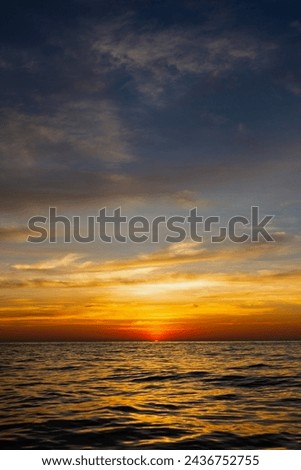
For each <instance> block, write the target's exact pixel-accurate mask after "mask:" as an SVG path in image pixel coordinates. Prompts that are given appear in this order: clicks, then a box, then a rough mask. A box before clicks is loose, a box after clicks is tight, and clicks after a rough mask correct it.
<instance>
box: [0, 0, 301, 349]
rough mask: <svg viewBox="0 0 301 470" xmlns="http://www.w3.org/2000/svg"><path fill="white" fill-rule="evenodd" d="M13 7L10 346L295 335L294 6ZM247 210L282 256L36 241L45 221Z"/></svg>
mask: <svg viewBox="0 0 301 470" xmlns="http://www.w3.org/2000/svg"><path fill="white" fill-rule="evenodd" d="M1 9H2V13H1V17H0V23H1V24H0V40H1V48H0V72H1V73H0V89H1V100H0V122H1V126H0V155H1V159H0V165H1V168H0V169H1V171H0V181H1V184H0V205H1V221H0V241H1V245H0V250H1V266H0V267H1V274H0V284H1V294H0V341H48V340H49V341H69V340H70V341H73V340H76V341H90V340H110V341H111V340H150V341H153V340H200V341H201V340H213V341H218V340H290V339H301V297H300V279H301V271H300V258H301V257H300V254H301V250H300V239H301V235H300V225H301V224H300V186H301V181H300V167H301V160H300V151H301V133H300V117H301V69H300V63H301V6H300V5H298V2H295V1H287V0H286V1H282V0H280V1H274V0H261V1H253V0H250V1H232V0H229V1H228V0H227V1H220V0H219V1H217V0H216V1H215V0H210V1H206V0H205V1H201V0H199V1H195V0H185V1H184V0H183V1H175V0H173V1H169V0H167V1H164V0H160V1H155V0H153V1H149V0H145V1H143V2H141V1H126V2H125V1H118V0H112V1H111V2H107V1H102V0H72V1H71V0H69V1H68V0H60V1H58V0H53V1H51V2H40V1H36V0H35V1H34V0H32V1H20V0H19V1H17V0H12V1H11V2H6V4H5V5H3V6H2V8H1ZM252 206H258V207H259V210H260V214H261V217H264V215H267V214H270V215H273V216H274V217H273V219H272V221H271V222H270V223H269V226H268V228H269V233H271V235H272V237H273V239H274V242H266V240H264V239H263V237H261V238H260V239H259V240H258V241H255V242H254V241H251V240H250V239H249V240H247V241H246V242H244V243H233V241H231V240H229V239H226V240H225V241H224V242H223V243H212V241H211V240H210V237H209V236H208V234H205V235H206V236H204V237H203V240H202V242H198V241H195V240H193V239H192V238H191V235H190V234H189V233H188V234H187V237H186V238H185V240H182V241H181V242H177V243H168V242H167V241H166V240H165V238H164V234H165V232H164V229H162V233H160V237H159V240H158V242H155V243H154V242H151V241H146V242H144V243H134V242H132V241H130V240H127V242H126V243H119V242H118V241H116V240H113V241H112V243H105V242H103V241H101V240H100V239H96V240H95V241H94V242H91V243H78V242H76V241H75V240H72V241H71V243H64V237H63V235H64V233H63V230H62V227H60V230H59V233H58V237H57V240H56V241H55V243H50V242H49V240H48V239H47V240H46V241H44V242H43V243H30V242H28V241H27V238H28V235H30V234H32V232H31V231H30V230H29V229H28V227H27V224H28V220H29V219H30V218H32V217H34V216H43V217H48V214H49V208H50V207H55V208H56V209H57V213H58V214H59V215H64V216H66V217H72V216H79V217H80V221H81V224H82V228H83V233H84V232H85V229H86V228H87V217H88V216H97V214H98V212H99V210H100V209H102V208H106V210H107V212H108V213H109V214H111V213H112V211H113V210H114V209H115V208H118V207H120V208H121V210H122V213H123V214H124V215H126V216H128V217H134V216H138V215H140V216H144V217H145V218H147V219H148V220H149V221H152V220H153V219H154V218H155V217H157V216H166V217H171V216H186V215H187V214H188V213H189V210H190V209H192V208H197V211H198V214H200V215H202V216H203V217H204V218H205V217H209V216H219V217H220V218H221V220H222V223H223V224H226V223H227V221H228V220H229V219H230V218H231V217H233V216H235V215H240V216H244V217H249V216H250V211H251V207H252ZM251 228H252V227H251V226H249V227H247V228H246V230H247V231H248V230H249V231H250V230H251ZM242 229H243V227H242V226H241V225H240V226H239V227H237V230H238V233H241V230H242Z"/></svg>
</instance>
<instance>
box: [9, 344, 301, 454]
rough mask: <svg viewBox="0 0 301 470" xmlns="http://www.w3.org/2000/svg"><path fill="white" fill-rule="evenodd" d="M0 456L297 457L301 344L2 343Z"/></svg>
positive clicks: (299, 446)
mask: <svg viewBox="0 0 301 470" xmlns="http://www.w3.org/2000/svg"><path fill="white" fill-rule="evenodd" d="M0 383H1V385H0V387H1V391H0V394H1V399H0V448H1V449H187V450H189V449H226V450H227V449H301V343H300V342H153V343H151V342H122V343H121V342H98V343H97V342H95V343H10V344H8V343H2V344H0Z"/></svg>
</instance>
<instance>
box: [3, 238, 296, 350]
mask: <svg viewBox="0 0 301 470" xmlns="http://www.w3.org/2000/svg"><path fill="white" fill-rule="evenodd" d="M235 250H236V251H233V253H229V252H227V250H224V251H223V250H220V252H219V254H218V257H217V258H216V255H214V256H215V258H214V261H216V260H217V262H218V265H217V266H218V268H219V269H218V270H217V269H216V271H215V272H213V270H212V266H213V264H212V262H210V261H206V262H202V263H201V262H200V260H199V258H198V256H202V254H203V252H204V250H203V249H202V250H200V251H199V252H198V251H197V248H195V246H194V245H193V247H191V246H189V247H188V249H187V253H186V264H185V263H184V258H185V245H184V248H183V247H182V249H181V251H180V250H179V248H178V247H177V249H174V248H173V247H172V248H170V247H168V248H167V249H166V250H165V252H164V250H160V251H159V252H158V253H157V252H154V253H151V254H149V255H143V256H140V257H136V258H134V259H130V260H126V261H124V260H123V261H118V260H111V261H109V262H105V263H102V264H96V263H93V262H91V261H90V262H85V261H81V259H80V258H79V257H77V256H74V255H72V256H70V255H67V256H66V257H65V258H64V259H62V260H60V261H56V260H50V261H51V262H50V261H49V260H46V261H45V262H39V263H33V264H31V265H29V264H24V265H21V264H19V265H17V266H16V267H15V268H14V273H13V274H14V278H13V279H12V280H11V281H9V280H6V281H5V282H6V289H5V297H4V298H3V299H4V300H2V301H1V302H0V315H1V317H0V341H34V340H36V341H68V340H70V341H92V340H93V341H98V340H99V341H115V340H119V341H128V340H133V341H173V340H179V341H180V340H181V341H185V340H213V341H215V340H248V339H249V340H256V339H259V340H260V339H264V340H268V339H271V340H272V339H275V340H282V339H287V340H289V339H300V338H301V322H300V312H301V299H300V289H299V286H300V279H301V274H300V273H299V272H297V271H290V270H289V268H288V269H287V271H284V272H283V273H278V272H275V271H273V270H272V269H270V270H269V271H267V270H265V271H255V270H253V271H252V269H251V268H250V269H249V272H240V271H239V270H238V269H237V270H236V271H233V272H232V271H228V272H227V271H226V270H225V268H226V267H227V263H225V262H224V260H225V258H229V257H230V255H231V256H232V257H233V258H234V261H235V262H236V264H237V268H239V267H240V264H241V262H242V261H244V260H245V259H247V260H248V257H249V256H250V251H249V250H245V248H244V247H243V248H242V250H245V251H241V252H238V251H237V249H235ZM259 250H262V248H261V247H259ZM179 251H180V255H178V253H179ZM260 253H261V252H260ZM192 254H193V256H192ZM178 256H180V259H178ZM251 256H254V253H253V252H251ZM235 257H236V258H237V260H236V259H235ZM157 260H159V263H157ZM234 261H233V262H234ZM221 263H222V264H221ZM146 265H147V267H146ZM195 266H197V267H199V266H201V267H202V268H203V271H198V270H197V269H196V270H195ZM205 268H206V271H207V272H206V271H205ZM40 272H42V273H43V276H41V275H40ZM37 273H38V274H37ZM38 275H39V276H40V277H39V278H38V277H37V276H38Z"/></svg>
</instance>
